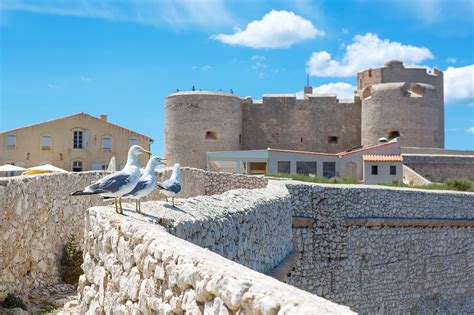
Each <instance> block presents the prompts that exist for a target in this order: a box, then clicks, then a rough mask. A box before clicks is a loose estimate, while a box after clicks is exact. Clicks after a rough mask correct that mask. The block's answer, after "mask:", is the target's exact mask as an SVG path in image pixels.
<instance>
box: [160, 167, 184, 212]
mask: <svg viewBox="0 0 474 315" xmlns="http://www.w3.org/2000/svg"><path fill="white" fill-rule="evenodd" d="M180 170H181V166H180V165H179V164H178V163H176V164H175V165H174V166H173V173H171V177H170V179H167V180H165V181H164V182H162V183H159V184H158V187H160V188H161V189H163V190H164V191H165V195H166V202H168V197H171V198H172V200H173V207H174V197H175V196H176V195H177V194H178V193H179V192H180V191H181V182H180V178H179V173H180Z"/></svg>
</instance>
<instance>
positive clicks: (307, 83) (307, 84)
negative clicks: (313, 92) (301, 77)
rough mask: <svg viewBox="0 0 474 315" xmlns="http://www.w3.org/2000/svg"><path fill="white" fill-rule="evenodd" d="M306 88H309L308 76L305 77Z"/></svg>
mask: <svg viewBox="0 0 474 315" xmlns="http://www.w3.org/2000/svg"><path fill="white" fill-rule="evenodd" d="M306 86H309V74H307V75H306Z"/></svg>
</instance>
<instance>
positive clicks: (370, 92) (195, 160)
mask: <svg viewBox="0 0 474 315" xmlns="http://www.w3.org/2000/svg"><path fill="white" fill-rule="evenodd" d="M312 92H313V91H312V87H305V88H304V99H297V98H296V96H295V95H294V94H265V95H263V98H262V100H252V99H251V98H250V97H248V98H241V97H238V96H236V95H233V94H229V93H222V92H207V91H186V92H176V93H173V94H171V95H169V96H168V97H166V100H165V155H166V157H167V158H168V159H169V160H170V161H172V162H175V161H176V162H179V163H181V164H182V165H186V166H190V167H197V168H202V169H205V168H206V153H207V152H209V151H236V150H259V149H267V148H272V149H288V150H300V151H313V152H327V153H335V152H341V151H345V150H350V149H353V148H356V147H360V146H367V145H373V144H377V143H378V141H379V139H380V138H382V137H384V138H387V139H389V140H390V139H393V138H396V137H400V139H401V145H402V146H404V147H421V148H440V149H443V148H444V98H443V73H442V72H441V71H439V70H438V69H434V70H432V71H431V70H428V69H426V68H420V67H418V68H407V67H404V65H403V64H402V62H400V61H395V60H393V61H388V62H386V63H385V65H384V66H383V67H381V68H377V69H368V70H365V71H362V72H360V73H358V74H357V90H356V91H355V92H354V98H353V99H352V100H339V99H337V97H336V95H318V94H313V93H312Z"/></svg>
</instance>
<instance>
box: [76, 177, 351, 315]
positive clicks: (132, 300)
mask: <svg viewBox="0 0 474 315" xmlns="http://www.w3.org/2000/svg"><path fill="white" fill-rule="evenodd" d="M289 200H290V199H289V195H288V191H287V190H286V189H285V188H284V186H282V185H275V184H271V185H270V186H269V188H267V189H258V190H253V191H249V190H241V191H232V192H227V193H224V194H222V195H220V196H216V197H197V198H191V199H188V200H187V201H185V202H184V203H182V204H180V205H179V209H178V210H176V209H170V208H166V207H164V206H163V205H162V204H160V203H156V202H155V203H153V202H150V203H147V204H146V205H144V212H145V213H147V215H146V216H144V215H137V214H131V215H130V216H127V217H124V216H119V215H117V214H116V213H115V212H114V211H113V209H111V208H110V207H108V208H106V207H95V208H91V209H89V210H88V216H87V221H86V222H87V223H86V234H85V235H86V242H85V243H86V252H85V254H84V270H85V274H84V275H83V276H81V279H80V283H79V288H78V291H79V294H80V310H79V311H80V313H85V312H91V313H97V312H105V313H131V314H133V313H138V312H141V313H143V314H152V313H157V312H159V311H160V312H163V313H168V312H169V313H171V312H173V313H184V312H185V313H190V314H202V313H204V314H231V313H246V314H276V313H277V312H279V313H282V314H314V312H316V313H324V314H348V313H351V312H350V310H349V309H348V308H347V307H344V306H339V305H336V304H334V303H332V302H329V301H327V300H325V299H322V298H320V297H317V296H315V295H312V294H309V293H307V292H304V291H302V290H299V289H297V288H294V287H291V286H289V285H286V284H284V283H281V282H279V281H277V280H275V279H273V278H270V277H267V276H265V275H263V274H261V273H258V272H256V271H254V270H251V269H249V268H246V267H244V266H242V265H240V264H237V263H235V262H233V261H230V260H227V259H226V258H224V257H228V258H231V259H233V260H236V261H239V262H241V263H243V264H244V265H247V266H251V267H254V268H255V269H257V270H260V271H265V270H268V269H269V267H272V266H274V265H275V263H278V262H279V261H281V260H282V258H283V257H284V256H285V255H286V254H287V253H288V252H289V250H291V246H292V245H291V226H290V219H291V213H290V212H288V211H287V210H288V207H289V204H288V203H289ZM149 221H152V222H159V224H153V223H150V222H149ZM160 224H161V225H160ZM257 227H258V228H257ZM167 231H171V232H172V233H174V234H176V235H179V236H181V237H184V238H186V239H188V240H191V241H192V242H194V243H196V244H199V245H201V246H202V247H208V248H209V249H211V250H212V251H215V252H217V253H220V254H221V255H222V256H224V257H222V256H219V255H217V254H215V253H213V252H210V251H208V250H206V249H204V248H202V247H199V246H196V245H194V244H192V243H190V242H188V241H185V240H183V239H180V238H177V237H174V236H172V235H170V234H169V233H168V232H167ZM258 260H261V262H263V264H262V263H259V262H257V261H258ZM262 260H263V261H262Z"/></svg>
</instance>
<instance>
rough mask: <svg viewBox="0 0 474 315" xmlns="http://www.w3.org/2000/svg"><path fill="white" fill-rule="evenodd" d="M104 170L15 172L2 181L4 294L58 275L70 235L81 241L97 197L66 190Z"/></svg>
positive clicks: (0, 293) (0, 292) (0, 284)
mask: <svg viewBox="0 0 474 315" xmlns="http://www.w3.org/2000/svg"><path fill="white" fill-rule="evenodd" d="M103 175H104V173H103V172H84V173H64V174H52V175H38V176H29V177H13V178H9V179H3V180H2V181H1V182H0V237H1V242H0V300H2V299H3V298H4V297H5V296H6V295H7V293H10V292H13V293H20V292H24V291H27V290H28V289H30V288H34V287H38V286H41V285H45V284H48V283H56V282H58V280H59V269H58V267H59V259H60V257H61V253H62V249H63V246H64V243H65V241H66V238H67V237H68V236H69V235H70V234H72V235H74V236H75V237H76V239H77V240H78V241H80V242H81V241H82V238H83V230H84V213H85V210H84V209H86V208H88V207H90V206H93V205H97V204H100V202H101V201H100V199H99V198H98V197H87V196H83V197H70V196H68V194H69V193H70V192H72V191H74V190H78V189H80V188H81V187H85V186H86V185H88V184H89V183H90V182H92V181H94V180H97V179H99V178H100V177H102V176H103Z"/></svg>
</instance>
